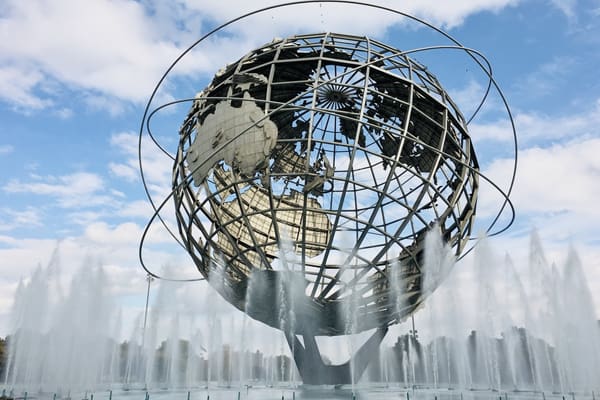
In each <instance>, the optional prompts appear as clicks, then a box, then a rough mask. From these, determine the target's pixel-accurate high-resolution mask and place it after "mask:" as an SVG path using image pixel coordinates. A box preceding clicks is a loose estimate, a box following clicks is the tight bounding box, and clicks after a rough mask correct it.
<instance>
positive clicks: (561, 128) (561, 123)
mask: <svg viewBox="0 0 600 400" xmlns="http://www.w3.org/2000/svg"><path fill="white" fill-rule="evenodd" d="M514 120H515V126H516V128H517V135H518V139H519V143H520V146H521V147H527V145H531V144H532V143H538V142H545V143H547V142H549V141H550V142H557V141H563V140H569V139H573V138H576V137H578V138H589V137H595V136H598V134H599V133H600V132H599V130H598V127H599V126H600V99H598V100H596V102H595V103H593V104H592V106H591V107H590V108H589V109H587V110H582V111H580V112H578V113H571V114H564V115H555V114H547V113H541V112H518V113H516V114H515V115H514ZM469 131H470V133H471V136H472V137H473V140H475V141H476V142H482V141H486V140H492V141H497V142H508V141H512V131H511V129H510V125H509V122H508V121H507V120H506V119H503V120H497V121H493V122H488V123H473V124H471V125H470V126H469Z"/></svg>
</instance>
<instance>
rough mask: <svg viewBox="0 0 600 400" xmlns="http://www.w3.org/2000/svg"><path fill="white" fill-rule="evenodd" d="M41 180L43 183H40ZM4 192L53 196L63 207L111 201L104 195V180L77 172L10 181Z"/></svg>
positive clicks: (94, 175)
mask: <svg viewBox="0 0 600 400" xmlns="http://www.w3.org/2000/svg"><path fill="white" fill-rule="evenodd" d="M40 180H41V181H40ZM3 189H4V191H5V192H8V193H30V194H35V195H41V196H52V197H55V198H56V199H57V200H58V204H59V205H60V206H61V207H89V206H95V205H101V204H105V203H106V202H107V201H109V200H110V199H109V198H108V197H107V196H105V195H102V191H103V190H104V189H105V184H104V181H103V179H102V178H101V177H100V176H98V175H96V174H92V173H88V172H77V173H74V174H70V175H63V176H58V177H56V176H45V177H43V178H41V179H39V178H38V179H35V181H32V182H21V181H20V180H18V179H12V180H10V181H9V182H8V183H7V184H6V185H5V186H4V188H3Z"/></svg>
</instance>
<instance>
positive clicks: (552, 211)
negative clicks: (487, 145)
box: [479, 138, 600, 243]
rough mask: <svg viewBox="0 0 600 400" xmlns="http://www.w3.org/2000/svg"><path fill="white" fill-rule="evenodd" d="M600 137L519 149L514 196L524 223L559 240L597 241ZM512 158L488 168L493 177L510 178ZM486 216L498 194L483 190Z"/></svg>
mask: <svg viewBox="0 0 600 400" xmlns="http://www.w3.org/2000/svg"><path fill="white" fill-rule="evenodd" d="M599 151H600V138H591V139H585V138H584V139H578V140H573V141H571V142H568V143H566V144H555V145H552V146H549V147H546V148H542V147H533V148H529V149H527V150H524V151H521V152H520V153H519V164H518V172H517V180H516V184H515V187H514V191H513V194H512V196H511V199H512V202H513V204H514V205H515V208H516V209H517V212H518V215H517V218H518V220H519V221H520V222H521V223H525V221H529V223H528V224H527V225H528V226H530V227H531V226H537V227H538V228H539V229H540V230H541V231H542V232H544V234H548V235H549V236H551V237H554V238H555V239H556V240H569V239H577V240H578V241H582V242H584V243H585V242H588V241H589V240H594V239H595V234H596V232H597V223H596V222H597V221H598V220H600V209H599V208H598V206H597V204H596V203H597V202H596V199H598V197H599V196H600V186H599V185H598V181H600V159H599V158H598V156H597V154H598V152H599ZM511 169H512V160H510V159H498V160H495V161H494V162H493V163H492V164H491V165H490V167H489V168H488V169H487V170H486V171H484V172H485V174H486V175H487V176H488V177H490V178H491V179H492V180H494V181H499V182H505V181H506V180H507V178H508V174H509V173H510V171H511ZM480 199H481V200H482V201H481V202H480V204H479V205H480V208H479V210H480V211H481V214H483V215H486V214H487V213H488V212H489V211H490V210H491V209H494V207H495V206H496V204H495V203H496V202H497V201H499V199H498V198H496V197H494V195H493V194H491V193H489V191H487V190H486V191H482V193H481V197H480Z"/></svg>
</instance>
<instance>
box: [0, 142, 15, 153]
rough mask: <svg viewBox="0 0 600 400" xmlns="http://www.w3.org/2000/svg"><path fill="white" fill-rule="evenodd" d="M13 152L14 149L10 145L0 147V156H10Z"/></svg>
mask: <svg viewBox="0 0 600 400" xmlns="http://www.w3.org/2000/svg"><path fill="white" fill-rule="evenodd" d="M13 151H15V148H14V146H12V145H10V144H5V145H0V155H3V154H10V153H12V152H13Z"/></svg>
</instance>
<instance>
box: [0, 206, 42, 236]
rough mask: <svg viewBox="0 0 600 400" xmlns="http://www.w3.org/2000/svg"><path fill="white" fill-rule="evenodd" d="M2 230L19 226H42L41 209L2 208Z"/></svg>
mask: <svg viewBox="0 0 600 400" xmlns="http://www.w3.org/2000/svg"><path fill="white" fill-rule="evenodd" d="M2 214H4V215H5V217H4V218H1V217H0V222H1V223H0V231H4V232H6V231H11V230H13V229H15V228H19V227H23V226H26V227H34V226H41V225H42V224H41V221H40V220H41V215H40V210H39V209H37V208H34V207H27V208H26V209H25V210H12V209H7V208H3V209H0V216H1V215H2Z"/></svg>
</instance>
